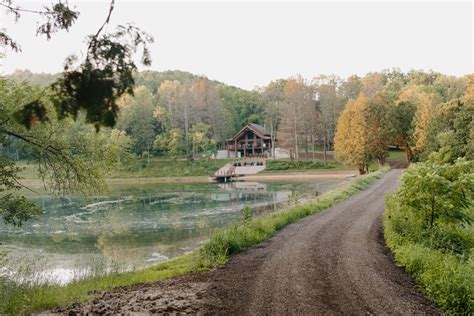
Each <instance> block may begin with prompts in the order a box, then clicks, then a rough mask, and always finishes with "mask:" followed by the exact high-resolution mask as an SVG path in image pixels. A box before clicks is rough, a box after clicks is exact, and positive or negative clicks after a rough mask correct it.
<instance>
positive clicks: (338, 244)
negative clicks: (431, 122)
mask: <svg viewBox="0 0 474 316" xmlns="http://www.w3.org/2000/svg"><path fill="white" fill-rule="evenodd" d="M399 174H400V170H392V171H391V172H389V173H388V174H387V175H385V176H384V178H382V179H381V180H379V181H377V182H376V183H375V184H374V185H372V186H371V187H369V188H368V189H367V190H365V191H363V192H361V193H359V194H356V195H354V196H353V197H351V198H349V199H347V200H346V201H344V202H342V203H340V204H338V205H336V206H334V207H331V208H329V209H327V210H325V211H323V212H321V213H319V214H316V215H314V216H311V217H308V218H306V219H304V220H302V221H300V222H298V223H296V224H292V225H290V226H288V227H287V228H285V229H283V230H282V231H280V232H278V233H277V234H276V235H275V236H274V237H273V238H271V239H269V240H268V241H266V242H263V243H261V244H260V245H258V246H256V247H253V248H250V249H248V250H247V251H245V252H243V253H241V254H239V255H237V256H235V257H233V258H232V259H231V261H230V262H229V263H228V264H226V265H225V266H224V267H222V268H219V269H216V270H213V271H210V272H206V273H200V274H192V275H188V276H185V277H182V278H179V279H174V280H169V281H166V282H161V283H156V284H150V285H142V286H134V287H128V288H120V289H116V290H113V291H111V292H109V293H103V294H101V295H100V296H99V298H98V299H96V300H94V301H92V302H87V303H84V304H76V305H74V306H71V307H70V308H67V309H64V310H60V312H64V313H69V312H72V313H73V314H74V313H84V312H98V313H106V312H109V313H118V312H127V311H143V312H151V313H169V312H178V313H179V312H185V313H202V314H239V315H242V314H323V313H329V314H422V313H428V314H439V311H438V310H437V309H436V308H435V306H434V305H433V304H432V303H431V302H430V301H428V300H427V299H425V298H424V297H423V296H422V295H421V294H420V293H419V292H418V291H417V286H416V284H415V283H414V281H413V280H412V279H411V278H410V277H409V276H408V274H406V273H405V272H404V271H403V270H402V269H400V268H398V267H396V266H395V265H394V263H393V260H392V257H391V254H390V252H389V251H388V250H387V249H386V248H385V247H384V242H383V236H382V230H381V214H382V212H383V208H384V206H383V199H384V195H385V194H386V193H388V192H391V191H393V190H395V188H396V186H397V179H398V176H399Z"/></svg>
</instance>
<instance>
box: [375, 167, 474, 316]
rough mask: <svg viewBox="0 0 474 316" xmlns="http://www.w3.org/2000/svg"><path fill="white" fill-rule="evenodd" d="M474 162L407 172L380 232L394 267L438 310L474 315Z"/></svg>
mask: <svg viewBox="0 0 474 316" xmlns="http://www.w3.org/2000/svg"><path fill="white" fill-rule="evenodd" d="M472 174H473V162H469V161H465V160H458V161H457V162H456V163H454V164H443V165H440V164H435V163H432V162H425V163H420V164H417V165H414V166H412V167H410V168H409V169H408V170H407V171H406V172H405V174H404V175H403V176H402V178H401V186H400V189H399V190H398V191H397V192H395V193H394V194H393V195H392V196H390V197H388V198H387V199H386V203H385V204H386V211H385V214H384V231H385V239H386V241H387V245H388V247H389V248H390V249H391V250H392V251H393V253H394V255H395V260H396V262H397V263H398V264H399V265H401V266H402V267H404V268H405V269H406V270H407V271H408V272H409V273H411V274H412V275H413V276H414V277H415V279H416V280H417V281H418V282H419V283H420V284H421V285H422V286H423V288H424V291H425V292H426V294H427V295H428V296H429V297H430V298H431V299H433V300H434V301H435V302H436V303H437V304H438V305H439V307H440V308H442V309H444V310H445V311H447V312H451V313H461V314H467V315H470V314H473V313H474V260H473V257H472V255H473V254H474V229H473V227H472V226H470V225H469V224H470V222H471V221H472V215H473V214H472V212H473V209H472V202H473V190H474V178H473V176H472Z"/></svg>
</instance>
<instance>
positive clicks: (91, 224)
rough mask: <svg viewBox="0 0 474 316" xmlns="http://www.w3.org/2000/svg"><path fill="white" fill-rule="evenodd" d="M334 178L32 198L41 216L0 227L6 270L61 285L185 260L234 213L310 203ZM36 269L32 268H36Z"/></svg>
mask: <svg viewBox="0 0 474 316" xmlns="http://www.w3.org/2000/svg"><path fill="white" fill-rule="evenodd" d="M340 182H341V180H324V181H318V182H291V183H257V182H236V183H226V184H210V183H209V184H203V183H200V184H147V185H143V184H140V185H116V186H113V187H112V188H111V189H112V190H111V193H110V194H109V195H107V196H102V197H98V198H96V199H95V200H93V201H86V202H84V201H83V200H81V199H79V198H77V197H68V198H66V199H61V200H60V199H58V198H54V197H51V196H48V195H37V196H34V197H32V199H34V200H36V202H37V203H39V204H40V205H42V206H43V207H44V208H45V210H46V212H45V213H44V214H43V215H42V216H41V217H40V218H38V219H37V220H34V221H30V222H27V223H26V224H24V226H22V227H21V228H15V227H12V226H5V225H3V224H0V242H1V243H2V245H1V246H0V251H4V250H6V251H8V252H9V256H10V258H12V261H11V263H10V267H9V269H10V271H12V269H14V267H15V266H16V265H17V264H18V262H19V261H21V262H39V260H37V259H38V258H42V259H41V260H42V263H41V264H40V265H39V266H38V267H36V266H35V267H34V268H33V269H32V270H34V271H35V274H36V277H38V278H40V279H42V280H47V281H54V282H60V283H65V282H69V281H71V280H72V279H73V278H74V277H78V276H84V275H88V274H89V275H90V274H93V273H95V272H96V271H95V270H99V269H102V270H101V271H111V270H114V269H117V270H127V269H131V268H135V267H142V266H145V265H149V264H154V263H157V262H160V261H164V260H167V259H168V258H173V257H176V256H179V255H182V254H185V253H187V252H189V251H191V250H193V249H195V248H196V247H199V245H200V244H201V243H202V242H203V241H205V240H206V239H207V238H208V237H209V235H210V234H211V232H212V231H213V230H214V229H216V228H221V227H224V226H226V225H229V224H231V223H234V222H237V221H240V220H241V212H240V211H241V209H242V208H243V207H245V206H247V205H248V206H251V207H253V208H255V209H258V213H261V212H267V211H271V210H274V209H276V208H277V207H278V205H279V204H280V203H283V202H285V201H286V199H287V197H288V195H291V194H293V195H294V194H295V193H296V192H297V193H298V195H299V196H302V197H307V198H308V197H311V196H314V195H317V194H319V193H322V192H324V191H327V190H329V189H332V188H334V187H335V186H337V185H338V184H339V183H340ZM36 265H37V264H36Z"/></svg>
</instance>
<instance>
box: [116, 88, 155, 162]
mask: <svg viewBox="0 0 474 316" xmlns="http://www.w3.org/2000/svg"><path fill="white" fill-rule="evenodd" d="M154 112H155V103H154V98H153V96H152V95H151V93H150V91H148V89H147V88H145V87H143V86H140V87H137V88H136V89H135V91H134V97H130V96H125V97H123V98H122V100H121V113H120V117H119V120H118V123H117V128H119V129H120V130H123V131H125V132H126V133H127V135H128V136H130V138H131V141H132V143H131V149H132V151H133V152H134V153H135V154H137V155H139V156H142V157H143V155H144V154H145V153H147V154H148V155H149V154H150V151H151V149H152V147H153V141H154V140H155V138H156V134H157V133H158V132H160V131H161V128H160V126H159V123H158V122H157V120H156V118H155V117H154Z"/></svg>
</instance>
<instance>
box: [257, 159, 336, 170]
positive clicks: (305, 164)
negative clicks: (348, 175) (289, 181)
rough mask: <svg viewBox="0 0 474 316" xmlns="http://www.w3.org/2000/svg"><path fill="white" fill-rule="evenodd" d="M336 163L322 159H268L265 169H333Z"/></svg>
mask: <svg viewBox="0 0 474 316" xmlns="http://www.w3.org/2000/svg"><path fill="white" fill-rule="evenodd" d="M336 167H337V163H336V162H334V161H326V162H324V161H322V160H282V159H275V160H268V161H267V166H266V168H265V171H291V170H296V171H298V170H313V169H334V168H336Z"/></svg>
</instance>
